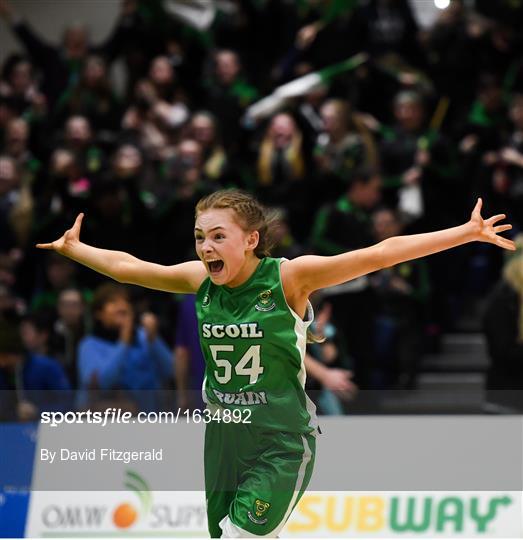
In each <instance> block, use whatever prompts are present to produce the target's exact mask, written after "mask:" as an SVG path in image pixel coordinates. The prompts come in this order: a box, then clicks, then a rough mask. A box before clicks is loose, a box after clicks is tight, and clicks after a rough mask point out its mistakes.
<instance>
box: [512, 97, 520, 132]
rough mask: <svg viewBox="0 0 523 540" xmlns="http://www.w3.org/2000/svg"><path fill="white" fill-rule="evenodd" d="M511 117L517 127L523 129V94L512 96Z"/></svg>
mask: <svg viewBox="0 0 523 540" xmlns="http://www.w3.org/2000/svg"><path fill="white" fill-rule="evenodd" d="M510 119H511V120H512V123H513V124H514V125H515V126H516V128H517V129H519V130H522V129H523V94H515V95H514V97H513V98H512V103H511V106H510Z"/></svg>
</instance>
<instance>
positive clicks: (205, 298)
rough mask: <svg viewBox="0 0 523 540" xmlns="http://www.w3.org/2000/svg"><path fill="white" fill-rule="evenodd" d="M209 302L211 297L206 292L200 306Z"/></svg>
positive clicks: (204, 305)
mask: <svg viewBox="0 0 523 540" xmlns="http://www.w3.org/2000/svg"><path fill="white" fill-rule="evenodd" d="M210 303H211V297H210V296H209V295H208V294H206V295H205V296H204V297H203V300H202V307H207V306H208V305H209V304H210Z"/></svg>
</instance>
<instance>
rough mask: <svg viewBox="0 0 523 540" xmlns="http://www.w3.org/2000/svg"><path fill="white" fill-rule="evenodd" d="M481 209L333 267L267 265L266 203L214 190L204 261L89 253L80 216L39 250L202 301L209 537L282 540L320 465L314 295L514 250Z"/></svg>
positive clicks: (200, 224)
mask: <svg viewBox="0 0 523 540" xmlns="http://www.w3.org/2000/svg"><path fill="white" fill-rule="evenodd" d="M481 205H482V202H481V199H479V200H478V202H477V204H476V206H475V208H474V210H473V212H472V215H471V218H470V221H469V222H468V223H465V224H464V225H461V226H459V227H453V228H450V229H445V230H441V231H437V232H431V233H426V234H417V235H412V236H399V237H393V238H389V239H387V240H384V241H383V242H380V243H379V244H376V245H374V246H372V247H369V248H365V249H360V250H357V251H351V252H348V253H343V254H341V255H336V256H333V257H319V256H313V255H307V256H303V257H297V258H296V259H293V260H285V259H273V258H270V257H269V256H268V247H269V236H270V232H271V231H270V226H271V224H270V220H268V218H267V216H266V214H265V211H264V209H263V208H262V207H261V206H260V205H259V203H258V202H257V201H256V200H255V199H254V198H252V197H251V196H250V195H247V194H245V193H242V192H239V191H235V190H232V191H218V192H216V193H213V194H211V195H209V196H208V197H206V198H204V199H202V200H201V201H200V202H199V203H198V205H197V207H196V223H195V228H194V233H195V239H196V252H197V254H198V257H199V259H200V260H198V261H190V262H185V263H182V264H177V265H174V266H169V267H168V266H161V265H158V264H153V263H149V262H145V261H142V260H139V259H137V258H135V257H133V256H132V255H129V254H127V253H123V252H117V251H108V250H102V249H98V248H95V247H92V246H88V245H86V244H83V243H82V242H80V239H79V236H80V227H81V224H82V219H83V214H80V215H79V216H78V217H77V219H76V221H75V223H74V225H73V227H72V228H71V229H70V230H68V231H67V232H65V234H64V235H63V236H62V237H61V238H60V239H58V240H56V241H54V242H52V243H49V244H38V246H37V247H39V248H42V249H52V250H55V251H57V252H58V253H61V254H62V255H65V256H66V257H69V258H71V259H73V260H75V261H77V262H79V263H81V264H84V265H86V266H88V267H90V268H92V269H93V270H96V271H97V272H100V273H102V274H105V275H106V276H109V277H111V278H113V279H115V280H117V281H119V282H122V283H132V284H135V285H142V286H144V287H149V288H152V289H159V290H163V291H169V292H177V293H197V297H196V308H197V313H198V323H199V333H200V339H201V343H202V349H203V352H204V355H205V359H206V363H207V368H206V380H205V383H204V397H205V400H206V401H207V404H208V409H209V413H208V416H207V419H208V420H210V421H209V422H208V423H207V426H206V434H205V484H206V486H205V487H206V496H207V515H208V521H209V531H210V533H211V536H212V537H219V536H220V535H222V536H223V537H229V538H231V537H250V536H276V535H277V534H278V533H279V532H280V530H281V529H282V527H283V526H284V524H285V522H286V521H287V519H288V517H289V515H290V513H291V511H292V509H293V508H294V506H295V505H296V503H297V502H298V500H299V499H300V497H301V495H302V494H303V492H304V490H305V489H306V487H307V484H308V482H309V479H310V476H311V472H312V467H313V462H314V452H315V435H316V432H317V422H316V416H315V408H314V406H313V405H312V403H311V401H310V400H309V399H308V397H307V396H306V395H305V392H304V389H303V388H304V383H305V370H304V362H303V361H304V354H305V346H306V341H307V328H308V326H309V325H310V323H311V321H312V318H313V313H312V308H311V306H310V303H309V301H308V298H309V295H310V294H311V293H312V292H313V291H315V290H317V289H321V288H323V287H330V286H333V285H337V284H340V283H344V282H346V281H349V280H351V279H354V278H356V277H358V276H362V275H364V274H368V273H370V272H374V271H376V270H380V269H382V268H386V267H388V266H392V265H395V264H398V263H400V262H402V261H407V260H409V259H415V258H418V257H424V256H425V255H430V254H431V253H436V252H439V251H442V250H445V249H450V248H453V247H456V246H459V245H462V244H465V243H467V242H472V241H475V240H476V241H480V242H489V243H492V244H495V245H497V246H500V247H502V248H505V249H510V250H513V249H515V246H514V243H513V242H512V241H510V240H507V239H505V238H503V237H501V236H499V235H498V233H501V232H503V231H508V230H509V229H510V228H511V226H510V225H499V224H498V223H499V222H500V221H501V220H502V219H504V218H505V216H504V215H496V216H493V217H491V218H489V219H487V220H484V219H483V218H482V217H481ZM496 224H498V225H496ZM173 247H174V248H175V246H173ZM355 316H356V317H357V316H358V314H357V313H356V314H355ZM231 420H233V421H231Z"/></svg>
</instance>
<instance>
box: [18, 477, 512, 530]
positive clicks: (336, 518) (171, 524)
mask: <svg viewBox="0 0 523 540" xmlns="http://www.w3.org/2000/svg"><path fill="white" fill-rule="evenodd" d="M126 484H129V485H131V486H132V487H131V488H130V489H129V491H120V492H51V491H48V492H35V493H34V494H33V496H32V499H31V504H30V510H29V519H28V526H27V530H26V536H31V537H47V538H52V537H64V536H67V537H71V538H74V537H83V538H85V537H91V538H96V537H105V536H112V537H114V536H115V535H117V536H118V533H119V532H120V533H121V536H138V537H155V536H170V537H188V536H208V533H207V519H206V514H205V497H204V494H203V492H195V491H192V492H169V491H160V492H147V491H143V490H141V487H143V486H141V485H139V484H140V481H139V477H134V478H129V477H127V479H126ZM133 484H134V485H133ZM521 519H522V518H521V493H519V492H507V493H494V492H461V493H457V492H449V493H441V492H412V493H377V492H365V493H364V492H330V493H329V492H308V493H306V494H305V495H304V496H303V498H302V499H301V501H300V503H299V504H298V506H297V508H296V509H295V510H294V512H293V513H292V515H291V517H290V519H289V521H288V522H287V525H286V527H285V529H284V530H283V532H282V533H281V535H280V536H281V537H285V538H293V537H301V538H303V537H311V538H313V537H316V538H320V537H321V538H325V537H345V538H351V537H354V538H356V537H358V538H361V537H394V536H398V537H431V538H434V537H465V538H471V537H477V538H480V537H483V538H493V537H503V538H521V536H522V532H523V528H522V522H521Z"/></svg>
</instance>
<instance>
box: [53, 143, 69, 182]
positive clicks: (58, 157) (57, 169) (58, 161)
mask: <svg viewBox="0 0 523 540" xmlns="http://www.w3.org/2000/svg"><path fill="white" fill-rule="evenodd" d="M51 173H52V174H54V175H56V176H72V175H74V173H75V159H74V155H73V153H72V152H70V151H69V150H64V149H63V148H58V149H57V150H55V151H54V152H53V155H52V156H51Z"/></svg>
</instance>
